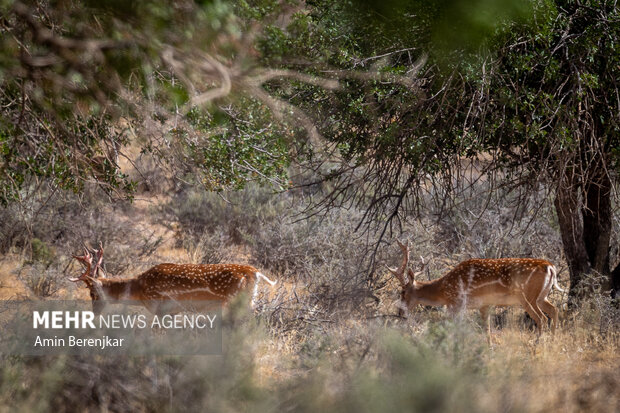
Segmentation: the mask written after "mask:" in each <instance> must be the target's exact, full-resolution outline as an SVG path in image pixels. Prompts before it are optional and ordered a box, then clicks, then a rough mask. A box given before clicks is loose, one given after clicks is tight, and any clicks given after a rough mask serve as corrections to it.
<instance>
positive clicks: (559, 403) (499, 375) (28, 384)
mask: <svg viewBox="0 0 620 413" xmlns="http://www.w3.org/2000/svg"><path fill="white" fill-rule="evenodd" d="M252 191H256V189H252V190H251V191H250V193H246V194H241V195H238V198H237V199H238V200H239V201H240V202H241V203H243V205H241V204H237V205H234V208H233V209H230V210H229V209H227V205H228V204H227V203H226V202H225V201H222V200H221V198H220V197H218V196H217V195H213V196H212V195H209V194H206V195H205V194H203V195H197V194H193V195H191V194H190V195H187V194H186V195H184V196H182V197H181V198H180V199H178V200H176V201H175V198H174V197H173V196H170V197H168V198H166V199H165V200H164V201H163V202H165V203H166V205H160V204H157V203H156V202H155V201H154V200H152V201H153V202H140V203H138V205H136V207H135V208H134V207H131V206H125V207H123V208H120V209H119V208H117V209H111V210H108V211H104V210H101V212H100V214H99V215H98V218H97V220H95V221H94V222H90V223H89V224H88V225H86V226H85V227H84V228H82V229H81V230H80V231H77V230H76V231H71V232H70V235H71V236H72V237H73V236H74V235H75V234H76V233H83V234H86V235H85V238H82V239H81V240H88V241H89V242H90V243H91V244H95V243H96V242H97V241H98V240H99V239H98V238H97V237H98V236H103V237H104V239H106V240H108V243H109V244H108V248H106V258H107V259H108V260H109V268H108V269H109V270H112V269H113V270H114V271H111V272H112V273H113V274H118V275H124V276H132V275H137V274H138V273H139V272H140V271H142V270H145V269H147V268H148V267H150V266H151V265H153V264H155V263H158V262H164V261H168V262H215V261H228V262H233V261H234V262H241V263H249V264H253V265H257V266H259V267H260V268H261V271H263V272H264V273H265V274H268V275H269V276H270V277H272V278H277V279H278V284H277V285H276V286H275V287H274V288H273V289H272V288H268V286H267V285H266V284H261V288H260V290H259V291H260V296H259V300H258V307H257V311H256V313H255V314H249V313H248V312H247V306H243V305H238V306H235V305H233V306H232V307H231V308H230V309H229V310H227V313H226V317H227V326H228V327H227V329H226V330H225V345H224V348H225V351H224V354H223V355H222V356H215V357H158V358H150V359H148V358H128V357H122V356H118V357H113V358H103V357H96V356H95V357H90V358H71V357H53V358H52V357H49V358H38V359H32V358H21V357H7V356H5V355H0V357H2V359H3V361H2V364H1V365H2V367H0V411H9V409H10V410H13V409H15V408H17V409H19V410H22V411H26V410H31V411H47V410H57V411H60V412H62V411H73V410H90V411H100V410H106V409H107V410H109V411H123V410H136V411H161V410H163V411H178V410H190V411H194V410H196V411H198V410H200V411H218V412H219V411H253V412H259V411H260V412H262V411H264V412H270V411H274V412H276V411H277V412H280V411H296V412H297V411H302V412H303V411H308V412H314V411H322V412H324V413H327V412H348V411H351V412H356V413H357V412H374V411H424V412H429V411H459V412H469V411H472V412H474V411H475V412H485V411H488V412H497V411H506V412H520V411H527V412H538V411H567V412H582V411H594V412H596V411H601V412H611V411H620V371H619V370H618V366H619V365H620V357H619V356H618V354H620V348H619V345H620V343H619V339H620V328H619V327H620V323H619V322H618V318H619V317H618V309H617V308H615V307H613V306H612V305H610V303H609V302H608V301H605V297H606V296H605V295H604V292H601V294H599V295H597V296H596V297H594V299H593V300H592V305H589V306H584V308H583V309H582V310H581V311H580V312H579V313H576V314H575V315H574V316H571V317H568V316H567V315H566V314H563V316H562V326H561V328H560V329H559V331H558V332H557V334H556V335H555V336H552V335H550V334H545V335H543V337H542V338H541V339H540V340H537V338H536V335H535V334H534V333H533V332H532V331H530V329H529V328H527V327H524V326H523V324H522V323H521V321H520V317H521V314H522V313H523V312H522V310H520V309H512V310H509V311H508V312H507V314H508V320H509V321H508V322H507V324H506V325H505V326H504V327H502V328H501V329H500V328H497V329H496V330H495V332H494V334H493V339H492V344H490V345H489V344H488V343H487V338H486V335H485V333H484V332H483V331H482V328H481V327H480V324H479V317H478V315H477V313H475V312H471V313H467V314H464V315H461V316H459V317H457V318H456V319H452V318H451V317H449V316H448V315H446V314H445V313H444V312H443V311H429V310H423V309H420V310H419V311H418V312H416V313H415V314H414V315H413V316H412V317H411V318H410V319H408V320H406V321H405V320H401V319H398V318H396V317H394V314H395V312H396V310H395V302H396V299H397V292H398V285H397V283H396V281H395V280H394V279H392V278H390V277H389V276H388V273H387V271H386V270H384V268H385V267H384V265H383V264H388V263H389V264H394V263H395V262H398V253H399V252H398V250H397V249H396V248H394V247H393V246H392V245H385V246H384V247H382V248H381V249H380V251H379V255H378V259H379V263H378V266H377V270H376V271H375V272H374V273H373V274H372V282H369V283H367V284H364V280H365V278H364V277H365V273H364V272H363V271H358V270H359V269H360V268H358V267H360V262H361V260H363V258H364V254H366V250H365V249H364V248H365V246H364V244H363V243H362V242H361V241H360V240H359V238H356V237H355V236H354V234H353V233H352V232H351V225H352V223H353V221H354V218H355V216H356V215H355V211H349V212H347V213H343V214H342V215H338V214H334V215H333V216H330V217H327V218H326V219H323V220H322V221H321V220H318V221H306V222H299V223H296V222H294V221H293V220H291V219H288V218H287V215H286V211H288V212H295V211H298V210H299V209H296V208H291V202H292V201H291V200H290V199H285V200H277V199H275V198H268V197H266V196H265V194H262V193H261V194H258V195H257V194H255V193H254V194H253V193H252ZM190 198H191V199H192V201H191V203H190V204H189V205H188V204H185V205H184V206H179V205H176V204H174V203H175V202H181V203H183V202H185V201H186V200H187V199H190ZM266 200H267V201H266ZM229 201H231V200H230V199H229ZM233 201H234V199H233ZM256 203H259V204H260V205H256ZM498 211H499V212H498ZM498 211H496V212H495V213H494V214H495V215H494V214H490V215H488V216H487V215H484V216H483V217H482V218H481V219H482V220H483V224H482V225H486V226H485V227H484V228H483V229H481V230H474V231H473V232H472V230H471V229H470V228H469V227H470V226H471V225H472V223H471V222H468V221H467V219H468V218H467V216H468V214H464V215H463V216H462V217H455V218H454V221H455V222H456V223H455V224H454V228H452V230H450V231H447V230H446V228H445V225H444V226H443V227H442V226H437V225H435V224H433V223H431V222H425V223H424V228H422V227H421V226H420V225H421V224H420V223H417V222H412V223H408V224H407V227H406V231H407V234H408V235H411V236H412V240H413V244H414V249H415V254H416V255H423V256H424V257H425V258H427V259H430V263H429V265H428V268H429V271H428V274H427V276H428V277H430V278H435V277H437V276H440V275H441V274H442V272H443V271H444V270H446V269H448V268H450V266H451V265H453V264H454V263H455V262H458V261H459V260H461V259H464V258H468V257H470V256H475V255H476V254H480V253H481V251H491V252H493V254H495V253H499V254H500V255H506V254H510V255H521V254H523V255H527V254H528V251H525V250H523V251H520V250H519V249H518V248H519V242H518V240H516V239H515V238H516V237H518V236H519V235H518V234H519V230H520V229H519V228H521V227H520V226H521V225H523V228H525V224H523V223H522V222H521V221H519V222H512V223H511V225H512V226H513V227H515V228H516V229H517V232H516V233H514V234H516V235H514V234H513V235H514V236H512V237H510V236H508V235H506V234H507V233H508V232H507V231H508V229H507V228H506V227H505V226H503V225H504V224H501V223H505V222H506V219H505V215H506V214H507V213H506V212H505V211H503V210H498ZM177 212H180V213H181V214H182V215H181V219H178V220H175V216H176V213H177ZM50 214H51V212H50ZM196 214H199V215H200V214H202V216H201V217H200V219H195V215H196ZM205 214H206V216H205ZM502 214H503V215H502ZM69 215H70V216H71V217H75V216H84V214H83V213H81V212H79V211H73V212H71V213H70V214H69ZM498 216H501V217H503V218H502V219H499V218H498ZM471 219H472V220H474V219H473V218H471ZM528 219H529V217H525V218H524V220H525V221H527V220H528ZM541 219H542V221H544V222H543V223H542V224H541V225H537V226H532V228H534V229H536V228H538V229H539V230H540V232H536V231H534V233H533V234H529V235H528V237H527V238H523V239H522V242H523V245H524V246H525V247H527V248H525V249H528V248H529V247H528V246H529V245H530V244H531V243H533V242H535V246H534V247H532V248H533V250H532V251H530V252H531V253H535V254H542V252H545V254H546V255H545V257H546V258H549V259H551V260H552V261H553V262H555V263H556V264H557V265H558V266H559V267H562V266H563V264H562V261H561V256H559V255H558V254H559V251H558V249H557V245H555V243H557V242H558V240H557V236H555V237H556V238H554V237H553V236H552V235H550V231H551V230H550V228H551V227H550V224H548V222H547V221H549V220H550V218H549V216H547V215H544V216H542V217H541ZM545 222H547V224H545ZM114 225H123V226H124V227H123V228H122V230H120V232H119V230H118V228H116V227H114ZM468 231H469V233H472V234H474V235H475V236H476V237H478V238H476V240H474V241H475V242H471V240H467V239H465V240H463V239H462V238H463V234H466V233H468ZM476 231H478V232H476ZM494 231H499V232H502V231H503V232H502V234H504V235H503V236H502V237H497V236H494V235H493V233H494ZM450 232H452V233H454V234H457V235H455V238H454V239H453V240H452V241H450V243H441V242H439V241H438V240H441V239H443V238H442V237H444V236H445V234H446V233H450ZM459 234H460V235H459ZM508 234H509V233H508ZM38 235H39V236H40V237H41V240H43V241H42V242H43V243H44V245H46V246H48V247H49V249H50V250H53V251H54V254H52V255H50V257H49V258H45V259H43V258H41V259H43V260H44V261H45V262H46V263H47V264H46V265H49V266H50V268H56V269H57V270H56V271H57V272H59V273H60V276H61V277H64V276H69V275H75V272H76V271H78V267H77V266H76V265H69V266H68V267H67V268H66V271H65V272H64V273H63V272H62V270H63V268H64V265H59V264H65V263H67V262H68V260H69V255H70V254H71V253H75V252H77V246H78V244H79V243H78V242H76V241H78V240H76V239H73V240H72V242H73V243H71V242H69V241H68V240H67V239H63V238H62V237H60V238H50V237H47V238H46V237H45V234H43V233H41V234H38ZM7 242H8V243H9V244H10V243H11V242H9V241H7ZM545 243H547V244H545ZM13 244H14V243H13ZM448 244H449V245H448ZM448 247H449V249H450V251H448ZM43 250H45V249H44V248H43ZM501 251H504V252H501ZM39 255H41V254H39ZM491 255H492V254H491ZM41 256H44V257H45V256H46V255H45V254H42V255H41ZM31 261H32V257H31V256H30V255H29V254H28V252H27V251H26V252H25V253H24V254H22V255H19V256H6V257H5V259H3V260H2V261H0V287H1V288H0V298H3V299H8V298H15V296H16V295H20V294H28V295H30V294H29V293H28V289H27V287H26V285H25V284H24V283H23V282H21V281H20V279H19V278H18V276H17V274H18V273H20V272H21V273H25V272H24V271H26V270H27V269H29V268H34V267H32V262H31ZM29 262H30V263H29ZM356 266H357V267H356ZM116 270H118V272H116ZM560 282H561V283H562V284H563V285H564V286H565V285H566V280H565V274H563V275H562V277H561V280H560ZM60 283H61V285H62V288H61V289H60V290H59V291H57V292H55V293H54V294H53V295H52V298H55V299H62V298H83V299H87V298H88V295H87V294H86V290H85V289H84V288H77V287H76V286H74V285H73V284H70V283H68V282H67V283H64V282H63V281H62V279H61V280H60ZM347 283H353V284H355V283H359V285H363V288H361V287H360V288H358V289H351V288H349V287H350V286H349V285H348V284H347ZM367 292H370V293H372V294H373V295H374V297H376V298H377V299H378V301H376V300H375V299H374V298H371V297H368V296H366V295H365V294H366V293H367ZM339 297H340V298H339ZM342 297H347V299H346V300H343V299H342ZM552 300H553V301H554V302H555V304H556V305H557V306H558V307H559V308H561V307H562V304H563V302H564V297H562V296H561V295H559V294H555V295H554V296H553V297H552ZM121 365H122V366H123V367H122V369H119V366H121Z"/></svg>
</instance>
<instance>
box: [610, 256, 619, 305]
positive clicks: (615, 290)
mask: <svg viewBox="0 0 620 413" xmlns="http://www.w3.org/2000/svg"><path fill="white" fill-rule="evenodd" d="M610 278H611V298H620V264H618V265H617V266H616V268H614V270H613V271H612V272H611V277H610Z"/></svg>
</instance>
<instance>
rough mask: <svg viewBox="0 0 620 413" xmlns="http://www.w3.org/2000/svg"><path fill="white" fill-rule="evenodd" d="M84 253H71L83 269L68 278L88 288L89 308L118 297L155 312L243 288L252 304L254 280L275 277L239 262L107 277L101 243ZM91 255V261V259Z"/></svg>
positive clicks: (224, 297) (230, 294)
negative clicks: (121, 277) (250, 292)
mask: <svg viewBox="0 0 620 413" xmlns="http://www.w3.org/2000/svg"><path fill="white" fill-rule="evenodd" d="M84 252H85V253H84V255H82V256H75V255H74V256H73V258H75V259H76V260H78V261H79V262H80V263H82V264H83V266H84V272H83V273H82V274H81V275H80V276H79V277H77V278H69V280H70V281H73V282H80V281H83V282H84V283H85V284H86V287H87V288H88V289H89V290H90V297H91V299H92V302H93V311H94V312H95V313H100V312H101V311H102V310H103V308H104V307H105V305H106V304H108V303H114V302H119V301H138V302H140V303H141V304H142V305H144V306H145V307H146V308H147V309H148V310H149V311H151V312H153V313H155V314H157V313H161V312H163V311H168V310H169V309H171V308H180V307H179V306H177V305H176V304H182V303H183V302H188V301H193V302H210V301H220V302H222V303H226V302H228V301H230V299H232V298H233V297H234V296H235V295H237V294H238V293H240V292H241V291H243V290H250V289H253V291H252V307H254V302H255V298H256V293H257V291H258V282H259V281H260V280H265V281H267V282H268V283H269V284H270V285H271V286H273V285H275V284H276V281H271V280H270V279H269V278H267V277H266V276H264V275H263V274H262V273H260V272H259V271H258V270H257V269H256V268H254V267H252V266H250V265H239V264H158V265H156V266H154V267H152V268H151V269H149V270H147V271H145V272H143V273H142V274H140V275H138V276H137V277H136V278H126V279H119V278H107V276H106V275H105V271H104V270H103V268H102V266H101V264H102V262H103V247H102V246H101V245H100V246H99V250H95V256H94V257H93V255H92V254H91V253H90V251H88V249H86V248H84ZM93 259H94V261H93Z"/></svg>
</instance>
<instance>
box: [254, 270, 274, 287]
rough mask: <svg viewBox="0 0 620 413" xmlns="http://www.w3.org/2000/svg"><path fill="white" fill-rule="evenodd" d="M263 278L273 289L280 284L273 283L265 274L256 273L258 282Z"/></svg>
mask: <svg viewBox="0 0 620 413" xmlns="http://www.w3.org/2000/svg"><path fill="white" fill-rule="evenodd" d="M261 278H262V279H263V280H265V281H267V282H268V283H269V285H271V286H272V287H273V286H274V285H276V283H277V282H278V280H275V281H271V280H270V279H269V278H267V277H265V275H264V274H262V273H260V272H258V271H256V281H259V280H260V279H261Z"/></svg>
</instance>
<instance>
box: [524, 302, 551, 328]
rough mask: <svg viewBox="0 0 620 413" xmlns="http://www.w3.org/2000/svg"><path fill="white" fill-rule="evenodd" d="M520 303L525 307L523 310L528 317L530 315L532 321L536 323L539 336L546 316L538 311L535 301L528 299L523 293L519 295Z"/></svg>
mask: <svg viewBox="0 0 620 413" xmlns="http://www.w3.org/2000/svg"><path fill="white" fill-rule="evenodd" d="M521 305H522V306H523V308H524V309H525V312H527V313H528V314H529V315H530V317H532V320H534V322H535V323H536V327H537V333H538V335H539V336H540V335H541V334H542V329H543V325H544V324H543V323H544V321H545V320H546V319H547V317H546V316H545V315H544V314H543V312H542V311H540V308H538V305H537V304H536V302H530V301H528V299H527V298H526V297H525V294H522V295H521Z"/></svg>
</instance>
